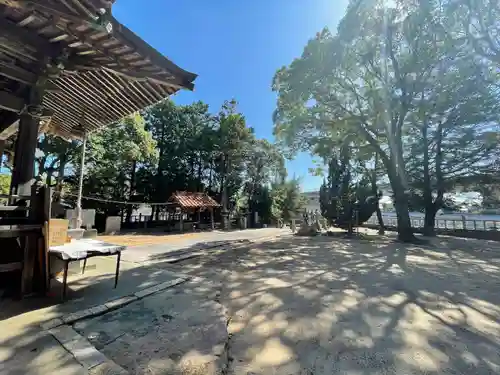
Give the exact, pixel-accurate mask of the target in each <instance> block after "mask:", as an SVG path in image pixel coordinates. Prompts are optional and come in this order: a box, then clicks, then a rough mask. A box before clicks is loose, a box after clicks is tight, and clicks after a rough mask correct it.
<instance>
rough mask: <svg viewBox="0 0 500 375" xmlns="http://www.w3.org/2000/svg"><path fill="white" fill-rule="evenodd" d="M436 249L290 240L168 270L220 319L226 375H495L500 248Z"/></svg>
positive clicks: (499, 357) (449, 242) (441, 243)
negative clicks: (203, 295) (217, 308)
mask: <svg viewBox="0 0 500 375" xmlns="http://www.w3.org/2000/svg"><path fill="white" fill-rule="evenodd" d="M434 243H435V245H434V246H425V247H419V246H408V245H402V244H394V243H392V242H391V241H389V240H384V239H379V238H377V237H373V239H372V240H369V241H368V240H346V239H335V238H328V237H317V238H290V239H285V240H280V241H276V242H274V243H266V244H265V245H260V246H259V245H254V246H252V247H250V248H243V249H239V250H235V251H229V252H223V253H220V254H214V255H212V256H210V257H203V258H198V259H194V260H191V261H188V262H183V263H181V264H178V265H177V266H176V267H177V268H179V269H181V270H182V271H183V272H186V273H190V274H192V275H196V276H201V278H200V279H198V280H199V283H200V285H203V286H204V287H205V288H207V286H208V285H211V286H212V289H214V290H212V292H214V293H215V294H214V295H215V296H216V297H214V298H215V299H216V300H217V301H220V303H221V304H222V305H223V306H224V307H225V309H226V310H227V313H228V315H229V326H228V328H229V331H230V334H231V336H230V339H229V341H228V343H227V350H228V357H227V358H228V363H227V365H228V366H227V368H226V369H225V370H224V372H225V373H227V374H234V375H243V374H286V375H291V374H297V375H298V374H356V375H357V374H391V373H392V374H403V373H404V374H443V373H450V374H451V373H453V374H471V373H474V374H492V373H500V323H499V322H500V247H499V246H498V245H497V244H495V243H486V242H482V241H467V240H460V239H446V238H444V239H439V240H436V241H434ZM486 248H487V249H489V250H491V251H488V252H482V251H479V250H483V249H486ZM208 281H210V283H209V282H208Z"/></svg>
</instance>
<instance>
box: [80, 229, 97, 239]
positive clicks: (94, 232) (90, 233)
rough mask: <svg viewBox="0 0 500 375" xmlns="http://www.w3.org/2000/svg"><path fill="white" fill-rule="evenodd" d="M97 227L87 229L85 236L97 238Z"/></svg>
mask: <svg viewBox="0 0 500 375" xmlns="http://www.w3.org/2000/svg"><path fill="white" fill-rule="evenodd" d="M96 237H97V229H85V231H84V232H83V238H96Z"/></svg>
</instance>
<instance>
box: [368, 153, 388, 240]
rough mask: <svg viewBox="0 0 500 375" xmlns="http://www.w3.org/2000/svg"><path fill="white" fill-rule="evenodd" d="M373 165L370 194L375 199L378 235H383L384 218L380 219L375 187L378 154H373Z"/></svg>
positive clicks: (376, 188) (380, 214)
mask: <svg viewBox="0 0 500 375" xmlns="http://www.w3.org/2000/svg"><path fill="white" fill-rule="evenodd" d="M374 164H375V165H374V166H373V171H372V175H371V183H372V194H373V195H374V196H375V197H376V198H377V208H376V209H375V212H376V213H377V220H378V234H381V235H383V234H385V226H384V218H383V217H382V211H380V202H379V193H378V187H377V167H378V154H377V153H376V152H375V163H374Z"/></svg>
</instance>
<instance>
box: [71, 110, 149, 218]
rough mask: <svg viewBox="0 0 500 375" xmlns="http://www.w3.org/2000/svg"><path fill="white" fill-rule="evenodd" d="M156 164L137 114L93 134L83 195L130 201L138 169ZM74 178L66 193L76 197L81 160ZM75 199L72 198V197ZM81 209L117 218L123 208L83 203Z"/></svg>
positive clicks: (87, 158)
mask: <svg viewBox="0 0 500 375" xmlns="http://www.w3.org/2000/svg"><path fill="white" fill-rule="evenodd" d="M157 160H158V153H157V151H156V142H155V141H154V140H153V138H152V136H151V133H150V132H148V131H147V130H146V129H145V122H144V120H143V118H142V117H141V116H140V115H139V114H137V113H136V114H133V115H131V116H129V117H127V118H125V119H123V121H121V122H119V123H117V124H114V125H112V126H109V127H107V128H105V129H103V130H101V131H99V132H97V133H93V134H92V135H91V136H90V137H89V138H88V140H87V152H86V156H85V169H86V173H85V177H84V184H83V195H84V196H91V197H99V198H101V199H108V200H116V201H126V200H128V199H129V198H130V196H131V193H132V189H133V186H134V183H133V182H132V181H131V180H132V179H133V176H134V175H135V173H136V172H135V169H136V166H137V165H140V166H141V167H142V166H148V165H154V164H155V163H156V162H157ZM74 167H75V170H74V174H73V176H70V177H69V178H68V189H69V190H70V191H71V192H72V193H73V194H76V192H77V189H78V171H79V168H80V159H77V160H76V161H75V162H74ZM73 198H74V197H73ZM84 207H87V208H96V209H98V210H99V211H102V212H106V213H107V214H109V215H111V214H113V215H117V214H119V213H120V212H121V209H122V208H123V207H120V206H117V205H116V204H112V203H102V202H97V201H91V200H89V201H85V202H84Z"/></svg>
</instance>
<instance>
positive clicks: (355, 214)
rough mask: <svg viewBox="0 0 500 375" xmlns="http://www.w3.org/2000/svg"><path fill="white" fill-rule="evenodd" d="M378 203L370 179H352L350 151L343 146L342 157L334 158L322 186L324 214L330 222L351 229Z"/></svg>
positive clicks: (369, 213) (371, 211)
mask: <svg viewBox="0 0 500 375" xmlns="http://www.w3.org/2000/svg"><path fill="white" fill-rule="evenodd" d="M377 205H378V199H377V196H376V195H375V196H374V195H373V192H372V188H371V185H370V182H369V181H368V179H366V178H363V179H361V180H360V181H358V182H354V181H353V180H352V173H351V171H350V170H349V155H348V151H347V150H345V149H344V150H343V152H342V158H341V159H340V160H337V159H336V158H332V160H331V161H330V163H329V164H328V177H327V180H325V181H323V184H322V185H321V188H320V207H321V215H322V216H323V217H324V218H326V219H327V220H328V222H329V224H330V225H334V226H338V227H340V228H344V229H348V230H352V228H353V227H355V226H358V225H361V224H363V223H364V222H365V221H367V220H368V219H369V218H370V217H371V216H372V215H373V213H374V212H375V210H376V208H377Z"/></svg>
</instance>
